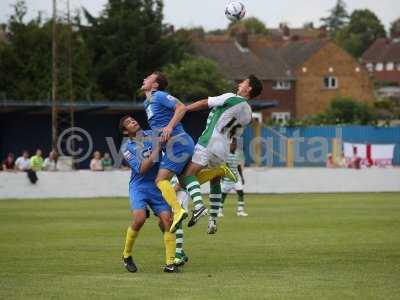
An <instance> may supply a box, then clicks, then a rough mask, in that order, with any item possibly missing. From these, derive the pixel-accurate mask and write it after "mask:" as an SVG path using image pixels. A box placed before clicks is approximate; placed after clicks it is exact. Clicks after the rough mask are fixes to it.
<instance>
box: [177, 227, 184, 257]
mask: <svg viewBox="0 0 400 300" xmlns="http://www.w3.org/2000/svg"><path fill="white" fill-rule="evenodd" d="M177 228H178V229H177V230H176V247H175V257H176V258H179V259H180V258H182V257H183V227H182V222H180V223H179V224H178V225H177Z"/></svg>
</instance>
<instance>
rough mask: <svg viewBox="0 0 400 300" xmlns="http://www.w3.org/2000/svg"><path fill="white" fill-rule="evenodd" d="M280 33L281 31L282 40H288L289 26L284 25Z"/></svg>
mask: <svg viewBox="0 0 400 300" xmlns="http://www.w3.org/2000/svg"><path fill="white" fill-rule="evenodd" d="M282 31H283V39H284V40H288V39H290V28H289V26H287V25H285V26H284V27H283V29H282Z"/></svg>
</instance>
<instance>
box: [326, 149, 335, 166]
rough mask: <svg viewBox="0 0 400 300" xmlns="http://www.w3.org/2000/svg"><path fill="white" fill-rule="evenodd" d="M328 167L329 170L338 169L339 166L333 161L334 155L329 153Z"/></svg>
mask: <svg viewBox="0 0 400 300" xmlns="http://www.w3.org/2000/svg"><path fill="white" fill-rule="evenodd" d="M326 167H327V168H336V167H337V165H336V163H335V161H334V159H333V155H332V154H331V153H328V159H327V160H326Z"/></svg>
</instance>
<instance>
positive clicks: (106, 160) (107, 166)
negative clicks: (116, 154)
mask: <svg viewBox="0 0 400 300" xmlns="http://www.w3.org/2000/svg"><path fill="white" fill-rule="evenodd" d="M101 165H102V166H103V170H104V171H110V170H112V168H113V163H112V160H111V157H110V154H109V153H107V152H106V153H104V156H103V158H102V159H101Z"/></svg>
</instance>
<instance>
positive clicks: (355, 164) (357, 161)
mask: <svg viewBox="0 0 400 300" xmlns="http://www.w3.org/2000/svg"><path fill="white" fill-rule="evenodd" d="M348 167H349V168H352V169H361V158H360V157H359V156H358V151H357V147H353V157H352V158H351V160H350V163H349V166H348Z"/></svg>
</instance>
